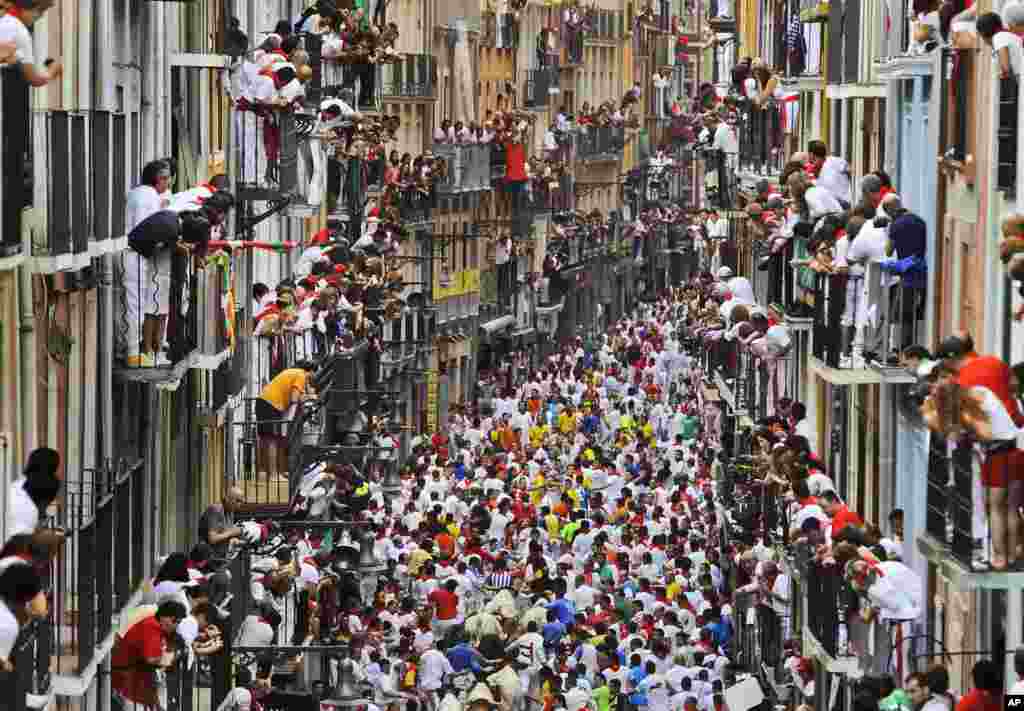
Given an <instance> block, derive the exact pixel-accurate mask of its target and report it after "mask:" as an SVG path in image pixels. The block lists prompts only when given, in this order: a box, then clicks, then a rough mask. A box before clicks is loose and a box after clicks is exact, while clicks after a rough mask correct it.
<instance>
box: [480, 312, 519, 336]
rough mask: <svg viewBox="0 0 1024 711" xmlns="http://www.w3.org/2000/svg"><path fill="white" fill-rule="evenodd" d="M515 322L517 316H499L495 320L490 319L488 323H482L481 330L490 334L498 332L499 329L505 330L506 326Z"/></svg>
mask: <svg viewBox="0 0 1024 711" xmlns="http://www.w3.org/2000/svg"><path fill="white" fill-rule="evenodd" d="M515 322H516V317H515V316H501V317H499V318H496V319H494V320H493V321H488V322H487V323H482V324H480V330H481V331H483V332H484V333H486V334H487V335H488V336H490V335H493V334H494V333H497V332H498V331H503V330H505V329H506V328H509V327H510V326H512V325H513V324H515Z"/></svg>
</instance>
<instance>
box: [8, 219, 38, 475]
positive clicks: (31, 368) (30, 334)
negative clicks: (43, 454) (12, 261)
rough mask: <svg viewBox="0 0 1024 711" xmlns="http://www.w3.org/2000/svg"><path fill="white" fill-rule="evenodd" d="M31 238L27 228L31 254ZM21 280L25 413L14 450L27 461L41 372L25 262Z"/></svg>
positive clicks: (18, 383)
mask: <svg viewBox="0 0 1024 711" xmlns="http://www.w3.org/2000/svg"><path fill="white" fill-rule="evenodd" d="M31 242H32V239H31V231H30V230H25V231H24V234H23V235H22V250H23V252H22V253H23V254H31V252H29V251H28V250H30V249H31V248H32V245H31ZM17 280H18V284H17V288H16V289H15V293H16V298H17V300H18V305H17V306H18V335H17V337H16V338H15V339H14V357H15V359H16V362H17V363H20V366H19V368H18V371H17V372H18V377H16V378H15V397H17V403H18V411H19V413H20V415H21V422H20V423H18V424H19V426H20V429H21V438H20V440H18V441H16V442H15V452H14V453H15V457H16V458H17V461H23V459H24V457H23V455H24V454H25V453H27V452H31V451H32V450H33V449H35V448H36V447H37V446H38V442H39V438H38V433H37V431H36V412H37V404H36V392H35V383H36V382H37V380H38V374H37V372H36V358H35V353H36V328H35V312H34V309H33V304H32V272H31V271H30V270H29V269H28V268H26V267H24V266H22V267H18V274H17ZM19 448H20V451H19Z"/></svg>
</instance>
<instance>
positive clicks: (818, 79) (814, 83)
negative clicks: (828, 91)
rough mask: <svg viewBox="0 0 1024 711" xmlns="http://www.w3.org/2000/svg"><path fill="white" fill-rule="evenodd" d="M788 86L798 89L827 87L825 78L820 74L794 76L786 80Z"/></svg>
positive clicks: (814, 89)
mask: <svg viewBox="0 0 1024 711" xmlns="http://www.w3.org/2000/svg"><path fill="white" fill-rule="evenodd" d="M784 85H785V86H786V88H789V89H795V90H796V91H821V90H822V89H824V88H825V78H824V77H823V76H821V75H820V74H816V75H810V76H798V77H793V78H792V79H790V80H789V81H787V82H785V83H784Z"/></svg>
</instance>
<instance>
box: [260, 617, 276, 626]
mask: <svg viewBox="0 0 1024 711" xmlns="http://www.w3.org/2000/svg"><path fill="white" fill-rule="evenodd" d="M256 621H257V622H262V623H263V624H265V625H267V626H268V627H273V625H272V624H270V621H269V620H268V619H267V618H266V617H260V618H258V619H257V620H256Z"/></svg>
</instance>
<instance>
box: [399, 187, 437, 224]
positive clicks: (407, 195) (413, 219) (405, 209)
mask: <svg viewBox="0 0 1024 711" xmlns="http://www.w3.org/2000/svg"><path fill="white" fill-rule="evenodd" d="M436 202H437V198H436V196H435V194H434V193H433V191H431V192H424V191H423V190H420V189H419V188H412V187H409V188H404V189H402V190H400V191H399V192H398V215H399V217H401V219H402V223H403V224H405V225H406V226H419V225H424V224H426V223H429V222H430V211H431V210H432V209H433V208H434V205H435V204H436Z"/></svg>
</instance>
